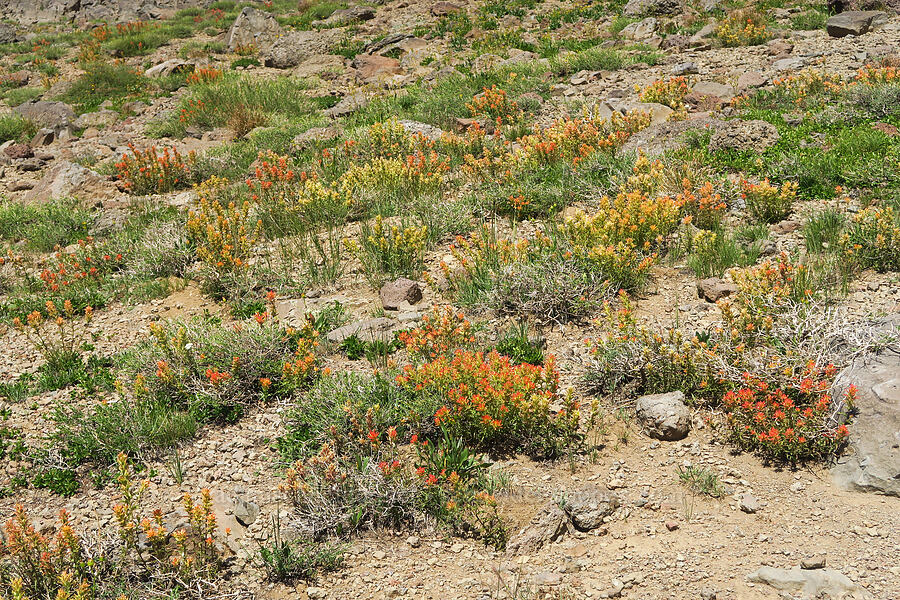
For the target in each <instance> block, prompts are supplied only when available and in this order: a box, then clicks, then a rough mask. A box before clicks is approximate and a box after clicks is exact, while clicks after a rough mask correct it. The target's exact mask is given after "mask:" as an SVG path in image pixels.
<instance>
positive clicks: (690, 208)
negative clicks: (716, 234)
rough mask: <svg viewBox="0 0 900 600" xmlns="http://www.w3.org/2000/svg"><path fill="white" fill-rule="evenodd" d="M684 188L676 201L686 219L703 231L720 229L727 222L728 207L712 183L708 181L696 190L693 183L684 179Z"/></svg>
mask: <svg viewBox="0 0 900 600" xmlns="http://www.w3.org/2000/svg"><path fill="white" fill-rule="evenodd" d="M682 186H683V188H684V189H683V191H682V192H681V193H680V194H678V195H677V196H676V197H675V201H676V202H677V203H678V204H679V205H680V206H681V212H682V214H683V215H684V217H685V219H686V220H689V222H690V223H692V224H693V225H695V226H697V227H699V228H701V229H719V228H720V227H721V225H722V222H723V221H724V220H725V210H726V209H727V208H728V206H727V205H726V204H725V201H724V200H722V196H721V195H720V194H718V193H717V192H716V191H715V189H714V188H713V184H712V182H709V181H707V182H706V183H704V184H703V185H701V186H700V187H699V188H697V189H694V186H693V184H692V183H691V181H690V180H689V179H684V180H683V181H682Z"/></svg>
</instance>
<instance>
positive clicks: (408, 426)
mask: <svg viewBox="0 0 900 600" xmlns="http://www.w3.org/2000/svg"><path fill="white" fill-rule="evenodd" d="M436 408H437V407H436V406H435V405H434V403H433V402H430V401H427V400H426V401H425V402H424V403H423V402H420V401H419V400H418V399H412V398H410V397H409V396H408V395H407V394H404V393H403V392H402V391H401V390H399V389H397V387H396V386H395V385H393V383H392V382H391V380H390V379H389V378H388V377H385V376H383V375H380V374H379V375H374V376H366V375H360V374H358V373H352V372H346V371H342V372H340V373H337V374H335V375H332V376H328V377H322V378H320V379H319V380H318V381H317V382H316V383H315V384H314V385H313V386H312V387H311V388H310V389H309V391H308V392H307V393H306V394H304V396H303V398H302V399H300V400H299V401H298V403H297V405H296V407H294V408H292V409H291V410H290V411H288V412H287V414H286V415H285V429H286V433H285V435H284V436H282V437H281V438H279V439H278V449H279V450H280V452H281V454H282V456H284V457H285V458H286V459H290V460H297V459H303V458H307V457H309V456H311V455H313V454H315V453H316V452H317V451H318V450H319V448H320V447H321V445H322V444H323V443H325V442H331V441H333V440H334V439H338V440H341V439H345V438H348V437H350V438H352V437H353V436H354V434H357V433H359V432H358V431H357V429H359V428H362V427H367V428H368V429H366V430H365V432H362V433H363V434H365V433H368V432H369V430H372V429H375V430H378V431H384V430H386V429H387V428H388V427H391V426H394V427H396V428H397V431H398V433H399V434H400V436H401V437H408V435H409V432H410V431H411V430H415V431H418V430H419V427H420V426H422V425H427V422H428V420H429V419H430V418H431V416H432V415H433V414H434V411H435V410H436Z"/></svg>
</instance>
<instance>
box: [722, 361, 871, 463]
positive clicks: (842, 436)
mask: <svg viewBox="0 0 900 600" xmlns="http://www.w3.org/2000/svg"><path fill="white" fill-rule="evenodd" d="M834 375H835V368H834V366H833V365H828V366H826V367H824V368H821V367H817V366H815V364H814V363H812V362H811V363H810V364H808V365H807V367H806V369H805V370H804V372H802V373H800V374H799V375H798V376H797V377H795V378H794V380H793V381H792V382H791V385H789V386H785V387H778V388H773V387H771V386H770V385H769V384H768V383H767V382H765V381H760V380H758V379H755V378H753V377H751V376H749V374H748V375H747V376H746V377H745V381H744V384H745V385H744V386H743V387H741V388H740V389H738V390H735V391H729V392H728V393H726V394H725V396H724V397H723V399H722V405H723V407H724V409H725V411H726V424H727V428H728V437H729V439H730V440H731V441H732V442H733V443H734V444H735V445H737V446H738V447H740V448H743V449H746V450H751V451H755V452H757V453H759V454H760V455H762V456H763V457H765V458H767V459H770V460H774V461H778V462H786V463H790V464H797V463H798V462H803V461H807V460H813V459H821V458H829V457H831V456H833V455H834V454H835V453H836V452H837V450H838V449H839V448H840V447H841V445H843V444H844V443H845V441H846V438H847V435H848V433H849V432H848V429H847V426H846V425H845V424H844V423H843V419H844V416H845V415H846V414H847V413H848V412H849V411H850V410H851V409H852V407H853V401H854V399H855V397H856V388H855V387H854V386H850V388H849V389H848V390H847V392H846V394H845V395H844V397H843V398H840V399H837V398H832V397H831V394H830V393H829V390H830V389H831V386H832V383H833V381H834Z"/></svg>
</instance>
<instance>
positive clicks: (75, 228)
mask: <svg viewBox="0 0 900 600" xmlns="http://www.w3.org/2000/svg"><path fill="white" fill-rule="evenodd" d="M94 218H95V214H94V213H93V212H92V211H90V210H87V209H85V208H83V207H82V206H81V204H80V203H79V202H78V201H77V200H73V199H51V200H49V201H47V202H42V203H39V204H29V205H25V204H20V203H18V202H12V201H0V240H4V241H7V242H19V241H25V243H26V245H27V247H29V248H31V249H34V250H38V251H41V252H48V251H50V250H53V249H54V248H55V247H56V246H67V245H69V244H72V243H74V242H76V241H77V240H79V239H81V238H84V237H85V236H87V234H88V230H89V228H90V227H91V224H92V223H93V221H94Z"/></svg>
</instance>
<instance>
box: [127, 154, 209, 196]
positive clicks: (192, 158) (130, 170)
mask: <svg viewBox="0 0 900 600" xmlns="http://www.w3.org/2000/svg"><path fill="white" fill-rule="evenodd" d="M130 148H131V154H128V153H126V154H123V155H122V160H121V161H119V162H117V163H116V171H117V175H118V177H119V180H120V181H122V183H123V185H124V186H125V189H126V190H128V192H129V193H131V194H136V195H144V194H164V193H166V192H171V191H172V190H176V189H179V188H184V187H189V186H190V185H191V184H192V183H194V182H195V178H196V173H197V156H196V154H195V153H194V152H193V151H191V152H190V153H188V155H187V156H186V157H184V156H182V155H181V153H180V152H178V149H177V148H165V149H164V150H163V151H162V153H161V154H160V153H158V152H157V150H156V147H150V148H148V149H147V150H143V151H141V150H138V149H137V148H135V147H134V146H130Z"/></svg>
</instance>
